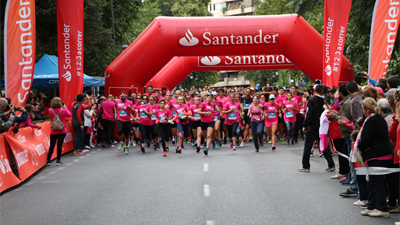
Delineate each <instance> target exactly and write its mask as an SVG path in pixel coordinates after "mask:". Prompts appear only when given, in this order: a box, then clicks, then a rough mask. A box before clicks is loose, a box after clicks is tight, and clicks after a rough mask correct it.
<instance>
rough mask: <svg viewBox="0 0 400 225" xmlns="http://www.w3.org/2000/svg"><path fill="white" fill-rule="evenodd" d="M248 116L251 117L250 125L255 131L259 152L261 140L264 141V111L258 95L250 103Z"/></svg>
mask: <svg viewBox="0 0 400 225" xmlns="http://www.w3.org/2000/svg"><path fill="white" fill-rule="evenodd" d="M248 116H249V118H250V127H251V130H252V132H253V141H254V147H256V152H259V151H260V146H259V141H262V129H263V121H264V113H263V109H262V108H261V105H260V104H259V98H258V95H255V96H254V97H253V104H252V105H250V108H249V112H248Z"/></svg>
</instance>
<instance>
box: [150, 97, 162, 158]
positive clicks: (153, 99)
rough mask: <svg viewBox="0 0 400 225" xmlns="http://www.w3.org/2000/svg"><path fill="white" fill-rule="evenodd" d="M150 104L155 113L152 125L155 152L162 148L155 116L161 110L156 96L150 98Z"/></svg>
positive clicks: (152, 117)
mask: <svg viewBox="0 0 400 225" xmlns="http://www.w3.org/2000/svg"><path fill="white" fill-rule="evenodd" d="M149 100H150V101H149V102H150V104H149V105H150V107H151V111H152V112H153V115H152V116H151V123H152V125H153V134H154V135H153V142H154V151H156V150H157V149H159V148H160V144H159V143H158V137H159V132H158V131H159V126H158V124H157V116H156V115H155V112H156V111H157V110H158V109H159V108H160V105H159V104H156V103H155V102H156V98H155V97H154V96H151V97H149Z"/></svg>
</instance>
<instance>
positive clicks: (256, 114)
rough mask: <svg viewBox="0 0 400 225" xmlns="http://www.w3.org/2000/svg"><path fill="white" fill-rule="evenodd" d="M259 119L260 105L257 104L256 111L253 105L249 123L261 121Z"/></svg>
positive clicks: (260, 116)
mask: <svg viewBox="0 0 400 225" xmlns="http://www.w3.org/2000/svg"><path fill="white" fill-rule="evenodd" d="M261 119H262V115H261V105H260V104H258V107H257V109H255V107H254V105H253V106H251V122H260V121H262V120H261Z"/></svg>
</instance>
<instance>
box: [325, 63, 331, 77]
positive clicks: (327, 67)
mask: <svg viewBox="0 0 400 225" xmlns="http://www.w3.org/2000/svg"><path fill="white" fill-rule="evenodd" d="M324 71H325V73H326V75H328V76H330V75H331V74H332V67H331V65H327V66H326V68H325V70H324Z"/></svg>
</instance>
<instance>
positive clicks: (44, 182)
mask: <svg viewBox="0 0 400 225" xmlns="http://www.w3.org/2000/svg"><path fill="white" fill-rule="evenodd" d="M50 183H60V181H59V180H57V181H43V182H42V184H50Z"/></svg>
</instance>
